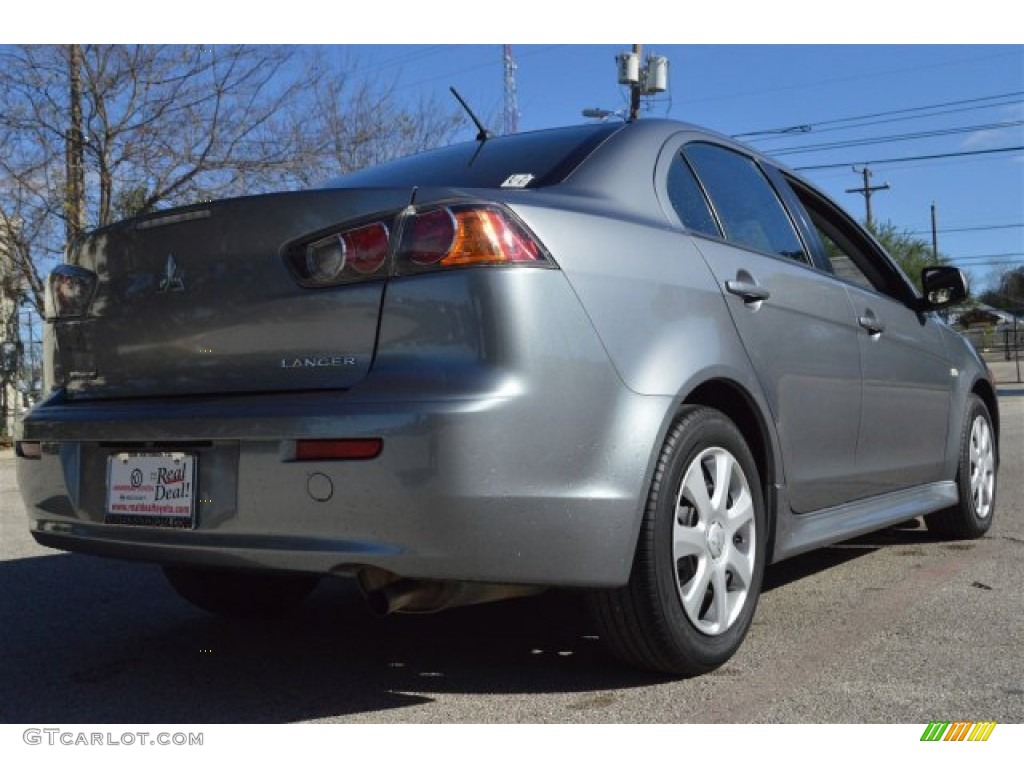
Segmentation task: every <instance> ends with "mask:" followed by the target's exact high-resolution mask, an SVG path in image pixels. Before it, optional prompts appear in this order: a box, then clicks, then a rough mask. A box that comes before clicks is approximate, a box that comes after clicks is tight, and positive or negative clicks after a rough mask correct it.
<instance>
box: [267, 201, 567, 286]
mask: <svg viewBox="0 0 1024 768" xmlns="http://www.w3.org/2000/svg"><path fill="white" fill-rule="evenodd" d="M392 224H394V225H397V226H400V227H401V231H402V236H401V243H400V244H399V247H398V249H397V251H396V252H395V254H394V257H393V258H394V264H393V265H390V264H389V260H388V256H389V253H390V251H391V234H390V233H391V226H390V225H392ZM285 260H286V261H287V263H288V266H289V268H290V269H291V271H292V273H293V274H294V275H295V278H296V279H297V280H298V282H299V284H300V285H302V286H304V287H306V288H329V287H332V286H336V285H345V284H347V283H354V282H361V281H363V280H368V279H369V280H373V279H379V278H385V277H388V276H389V275H409V274H416V273H419V272H426V271H431V270H438V269H449V268H456V267H474V266H487V267H493V266H501V265H514V264H518V265H526V266H536V267H554V266H555V264H554V262H552V260H551V257H550V256H548V255H547V252H546V251H545V250H544V248H543V247H542V246H541V245H540V243H539V241H538V240H537V239H536V238H535V237H534V236H533V235H532V234H531V233H530V232H529V230H527V228H526V226H525V225H524V224H522V223H521V222H520V221H519V219H518V218H517V217H516V215H515V214H514V213H512V212H511V211H510V210H508V209H507V208H505V207H503V206H500V205H497V204H494V203H462V204H456V205H446V206H435V207H431V208H426V209H421V210H415V209H413V208H409V209H407V210H406V211H405V212H403V213H401V214H397V218H388V219H384V220H381V221H375V222H372V223H369V224H362V225H360V226H358V227H350V228H349V229H341V228H339V229H337V230H334V231H331V232H329V233H328V234H324V233H323V232H322V231H321V232H320V233H318V234H315V235H311V236H310V237H308V238H304V239H303V240H299V241H296V242H294V243H292V244H291V245H289V246H287V248H286V249H285Z"/></svg>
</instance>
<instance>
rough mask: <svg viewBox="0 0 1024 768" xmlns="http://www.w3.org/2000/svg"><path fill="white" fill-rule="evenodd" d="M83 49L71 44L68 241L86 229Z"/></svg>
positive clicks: (67, 182) (67, 163)
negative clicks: (82, 83) (81, 72)
mask: <svg viewBox="0 0 1024 768" xmlns="http://www.w3.org/2000/svg"><path fill="white" fill-rule="evenodd" d="M81 67H82V50H81V48H80V47H79V46H78V45H75V44H72V45H70V46H68V82H69V84H70V94H69V95H70V107H71V109H70V112H71V115H70V116H71V125H70V127H69V128H68V129H67V131H66V132H65V137H64V138H65V166H66V168H65V171H66V173H67V181H66V183H65V204H64V209H65V210H64V213H65V215H66V216H67V221H66V232H67V239H68V242H71V240H72V239H73V238H74V237H76V236H77V235H78V234H79V233H80V232H81V231H82V230H83V229H84V228H85V201H84V198H85V162H84V160H85V157H84V144H85V142H84V141H83V138H82V86H81V76H80V71H81Z"/></svg>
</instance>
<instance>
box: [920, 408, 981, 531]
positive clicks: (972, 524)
mask: <svg viewBox="0 0 1024 768" xmlns="http://www.w3.org/2000/svg"><path fill="white" fill-rule="evenodd" d="M965 414H966V415H965V418H964V426H963V429H962V431H961V434H960V463H959V465H958V466H957V471H956V484H957V491H958V494H959V500H958V501H957V503H956V506H953V507H950V508H949V509H944V510H942V511H940V512H933V513H932V514H930V515H925V518H924V519H925V522H926V523H927V525H928V530H929V531H931V532H932V533H934V534H935V535H937V536H940V537H942V538H945V539H977V538H980V537H981V536H984V535H985V532H986V531H988V529H989V528H991V527H992V518H993V517H994V516H995V511H996V467H997V466H998V464H999V455H998V449H997V447H996V439H995V435H996V433H995V430H994V429H993V428H992V416H991V415H990V414H989V412H988V407H987V406H986V405H985V401H984V400H982V399H981V398H980V397H978V396H977V395H971V397H970V400H968V401H967V408H966V411H965Z"/></svg>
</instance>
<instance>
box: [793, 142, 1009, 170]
mask: <svg viewBox="0 0 1024 768" xmlns="http://www.w3.org/2000/svg"><path fill="white" fill-rule="evenodd" d="M1021 150H1024V146H1016V147H995V148H993V149H971V150H964V151H963V152H941V153H939V154H934V155H912V156H908V157H883V158H880V159H877V160H853V161H847V162H845V163H822V164H821V165H801V166H798V167H796V168H794V169H793V170H794V171H818V170H823V169H825V168H846V167H848V166H851V165H886V164H888V163H909V162H914V161H916V160H939V159H941V158H944V157H967V156H968V155H993V154H997V153H1000V152H1020V151H1021Z"/></svg>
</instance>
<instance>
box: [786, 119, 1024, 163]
mask: <svg viewBox="0 0 1024 768" xmlns="http://www.w3.org/2000/svg"><path fill="white" fill-rule="evenodd" d="M1021 125H1024V120H1007V121H1005V122H1002V123H980V124H978V125H963V126H959V127H957V128H937V129H935V130H933V131H916V132H914V133H894V134H889V135H887V136H872V137H869V138H864V139H844V140H841V141H830V142H824V143H822V144H808V145H807V146H804V147H779V148H778V149H772V150H771V154H772V155H798V154H802V153H805V152H824V151H825V150H827V149H846V148H848V147H863V146H868V145H869V144H889V143H891V142H895V141H917V140H919V139H932V138H936V137H938V136H952V135H955V134H958V133H974V132H976V131H998V130H1003V129H1005V128H1016V127H1018V126H1021Z"/></svg>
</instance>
